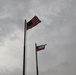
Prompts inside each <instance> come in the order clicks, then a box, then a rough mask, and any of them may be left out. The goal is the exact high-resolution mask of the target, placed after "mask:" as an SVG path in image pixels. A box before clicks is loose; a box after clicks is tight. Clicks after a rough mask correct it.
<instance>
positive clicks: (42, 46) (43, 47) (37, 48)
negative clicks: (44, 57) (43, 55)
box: [36, 44, 46, 51]
mask: <svg viewBox="0 0 76 75" xmlns="http://www.w3.org/2000/svg"><path fill="white" fill-rule="evenodd" d="M45 46H46V44H45V45H40V46H37V47H36V50H37V51H40V50H44V49H45Z"/></svg>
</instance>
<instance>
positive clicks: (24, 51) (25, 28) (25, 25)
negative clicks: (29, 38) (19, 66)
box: [23, 20, 27, 75]
mask: <svg viewBox="0 0 76 75" xmlns="http://www.w3.org/2000/svg"><path fill="white" fill-rule="evenodd" d="M26 30H27V22H26V20H25V23H24V50H23V75H25V53H26Z"/></svg>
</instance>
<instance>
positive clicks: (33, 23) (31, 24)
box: [27, 16, 41, 30]
mask: <svg viewBox="0 0 76 75" xmlns="http://www.w3.org/2000/svg"><path fill="white" fill-rule="evenodd" d="M40 22H41V21H40V20H39V18H38V17H37V16H34V17H33V18H32V19H31V20H30V21H29V22H27V30H28V29H31V28H32V27H34V26H36V25H37V24H38V23H40Z"/></svg>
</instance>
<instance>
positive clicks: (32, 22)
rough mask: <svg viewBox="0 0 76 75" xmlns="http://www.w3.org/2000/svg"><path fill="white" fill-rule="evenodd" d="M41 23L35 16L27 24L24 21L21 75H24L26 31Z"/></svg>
mask: <svg viewBox="0 0 76 75" xmlns="http://www.w3.org/2000/svg"><path fill="white" fill-rule="evenodd" d="M40 22H41V21H40V20H39V18H38V17H37V16H34V17H33V18H32V19H31V20H30V21H29V22H27V21H26V20H25V24H24V50H23V75H25V68H26V67H25V66H26V65H25V54H26V31H27V30H28V29H31V28H32V27H35V26H36V25H37V24H38V23H40Z"/></svg>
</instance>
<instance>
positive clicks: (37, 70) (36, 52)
mask: <svg viewBox="0 0 76 75" xmlns="http://www.w3.org/2000/svg"><path fill="white" fill-rule="evenodd" d="M35 51H36V73H37V75H39V72H38V59H37V44H36V43H35Z"/></svg>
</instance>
